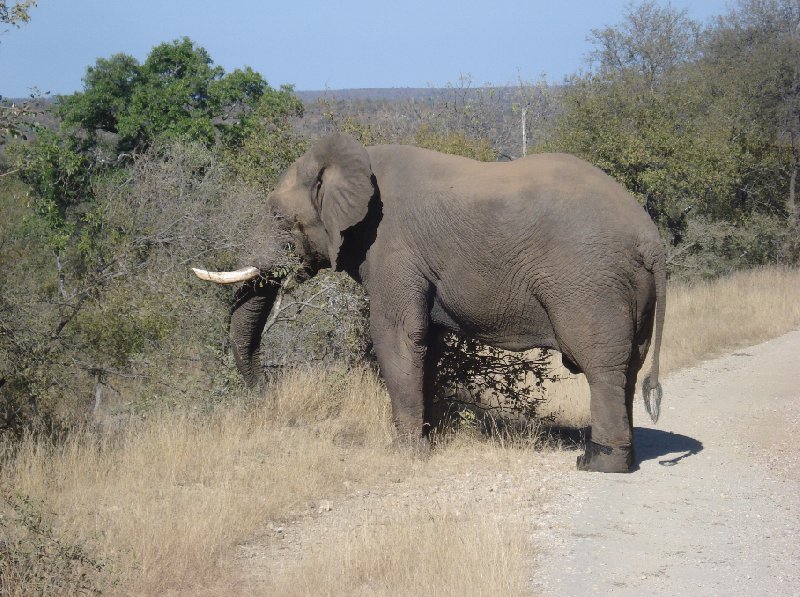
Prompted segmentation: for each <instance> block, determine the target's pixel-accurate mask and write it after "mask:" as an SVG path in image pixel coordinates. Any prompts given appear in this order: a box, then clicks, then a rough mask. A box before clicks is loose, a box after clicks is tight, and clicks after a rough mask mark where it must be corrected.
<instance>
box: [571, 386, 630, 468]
mask: <svg viewBox="0 0 800 597" xmlns="http://www.w3.org/2000/svg"><path fill="white" fill-rule="evenodd" d="M586 377H587V379H588V380H589V390H590V393H591V398H590V400H591V419H592V430H591V435H590V438H589V439H588V440H587V442H586V450H585V452H584V454H583V455H581V456H579V457H578V463H577V464H578V469H579V470H582V471H593V472H601V473H627V472H629V471H630V470H631V467H632V466H633V463H634V453H633V433H632V428H631V422H630V416H629V409H628V396H627V392H626V390H627V389H628V380H627V376H626V371H624V370H623V371H615V372H603V373H594V372H588V373H587V375H586Z"/></svg>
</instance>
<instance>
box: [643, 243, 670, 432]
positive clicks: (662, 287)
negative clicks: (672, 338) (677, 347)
mask: <svg viewBox="0 0 800 597" xmlns="http://www.w3.org/2000/svg"><path fill="white" fill-rule="evenodd" d="M652 271H653V276H654V277H655V282H656V319H655V330H654V334H655V336H654V338H653V366H652V367H651V368H650V373H649V374H648V376H647V377H646V378H645V380H644V382H643V383H642V397H643V398H644V407H645V409H646V410H647V414H649V415H650V419H652V421H653V423H656V422H658V416H659V415H660V414H661V396H662V395H663V391H662V390H661V384H660V383H659V382H658V357H659V353H660V352H661V338H662V336H663V332H664V313H665V312H666V310H667V263H666V256H665V255H664V249H663V248H662V247H661V246H660V245H659V250H658V251H657V252H656V254H655V256H654V259H653V265H652Z"/></svg>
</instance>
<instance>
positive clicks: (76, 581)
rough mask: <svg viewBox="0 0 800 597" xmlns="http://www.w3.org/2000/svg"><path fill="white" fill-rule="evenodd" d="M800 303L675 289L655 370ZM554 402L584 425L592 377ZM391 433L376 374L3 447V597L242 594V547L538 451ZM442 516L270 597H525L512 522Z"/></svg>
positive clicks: (305, 572)
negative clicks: (423, 443)
mask: <svg viewBox="0 0 800 597" xmlns="http://www.w3.org/2000/svg"><path fill="white" fill-rule="evenodd" d="M798 296H800V273H798V272H796V271H787V270H777V269H770V270H760V271H753V272H748V273H741V274H736V275H734V276H731V277H730V278H726V279H723V280H719V281H716V282H712V283H702V284H694V285H690V286H671V287H670V288H669V294H668V309H667V322H666V331H665V339H664V343H663V348H662V368H661V370H662V373H663V374H667V373H668V372H669V371H672V370H676V369H678V368H681V367H685V366H687V365H690V364H692V363H696V362H698V361H700V360H703V359H705V358H709V357H712V356H715V355H717V354H720V353H723V352H725V351H729V350H731V349H734V348H737V347H741V346H746V345H750V344H754V343H757V342H760V341H763V340H766V339H769V338H771V337H774V336H777V335H780V334H782V333H784V332H786V331H789V330H791V329H795V328H797V327H798V326H800V301H797V297H798ZM648 366H649V365H645V370H647V368H648ZM564 374H565V375H566V372H564ZM549 395H550V402H549V408H550V410H551V411H552V412H554V413H556V414H557V416H558V417H559V419H560V420H561V421H563V422H565V423H571V424H576V425H581V424H585V423H586V412H587V395H586V391H585V384H583V382H582V380H581V379H578V378H573V379H567V380H564V381H561V382H558V384H555V385H554V386H553V387H551V388H550V389H549ZM668 399H669V396H668V395H666V396H665V400H668ZM392 433H393V432H392V427H391V422H390V416H389V402H388V397H387V396H386V393H385V390H384V389H383V387H382V385H381V383H380V381H379V380H377V379H376V378H375V377H374V376H373V375H372V374H370V373H368V372H348V373H344V372H341V371H326V372H321V371H315V370H306V371H296V372H294V373H292V374H289V375H286V376H285V377H284V378H282V379H281V380H280V381H278V382H277V383H276V384H275V385H274V386H273V387H272V388H271V389H270V390H269V391H268V392H267V395H266V396H265V397H264V398H256V397H254V396H250V395H246V394H242V395H237V396H232V397H231V399H230V401H229V402H228V403H227V404H226V405H225V406H224V407H218V408H217V409H216V410H214V411H212V412H207V411H206V412H202V413H198V412H193V411H192V410H190V409H170V410H165V411H163V412H160V413H150V414H148V416H147V417H146V418H144V419H141V418H139V419H136V420H134V419H131V421H130V422H129V423H128V424H126V425H124V426H122V427H121V428H120V429H119V430H117V431H114V432H105V433H101V432H99V431H95V430H91V429H86V430H83V431H79V432H76V433H74V434H72V435H71V436H70V437H69V438H68V439H67V440H66V441H64V442H63V443H60V444H57V445H52V444H49V443H46V442H43V441H40V440H34V439H29V440H25V441H23V442H22V444H21V445H16V446H10V445H6V446H2V453H0V464H1V466H2V469H1V470H0V489H2V493H3V495H4V496H5V497H6V500H5V503H4V504H3V506H2V508H3V510H2V512H1V514H2V518H1V519H0V541H2V552H1V553H2V557H3V559H2V560H0V566H1V568H0V574H1V575H2V583H3V584H2V585H1V586H2V587H3V589H4V590H5V591H7V592H8V594H12V595H15V594H16V595H26V594H43V593H46V594H76V593H90V594H91V593H92V592H100V591H102V592H108V593H114V594H124V595H127V594H131V595H152V594H187V595H188V594H198V593H205V594H226V587H237V586H240V585H239V584H238V583H239V580H238V578H237V574H238V572H237V568H236V566H235V565H232V563H231V562H232V561H233V560H232V559H231V553H232V551H233V550H234V549H235V548H236V546H237V545H240V544H241V543H243V542H246V541H248V540H249V539H250V538H252V537H253V536H255V535H257V534H259V533H263V532H264V529H265V528H272V527H275V526H280V525H284V524H288V523H290V522H292V521H296V520H298V519H300V518H302V517H303V516H305V515H306V514H307V513H308V512H309V511H310V510H316V509H324V508H325V500H335V499H337V498H339V497H341V496H344V495H346V494H348V493H351V492H353V491H357V490H369V489H370V488H373V487H376V486H380V485H382V484H386V483H400V482H405V481H415V480H416V479H417V478H419V479H420V482H423V481H424V480H425V479H430V477H431V476H432V475H434V474H440V473H441V471H442V470H446V469H447V467H452V468H454V469H458V468H459V467H462V468H463V467H466V466H470V465H472V464H474V463H475V462H478V461H480V459H483V461H484V462H488V463H491V464H492V465H493V466H506V465H508V466H511V467H523V466H532V465H534V466H535V464H533V462H534V460H535V458H534V457H533V456H530V452H531V445H532V444H531V443H530V442H528V443H526V442H513V443H511V444H503V443H499V442H491V441H486V440H484V439H482V438H480V437H477V436H475V435H469V434H465V435H463V436H461V437H457V438H455V439H452V440H450V441H449V442H446V443H445V445H444V446H443V448H442V449H441V450H437V455H436V456H435V458H433V459H431V460H432V461H434V462H433V464H431V463H430V462H425V461H419V460H415V459H413V458H411V457H409V456H408V455H406V454H404V453H400V452H397V451H395V450H393V449H392V448H390V444H391V439H392ZM459 463H461V464H459ZM426 467H428V469H429V470H428V472H427V473H426V472H425V471H426V470H427V469H426ZM426 475H427V476H426ZM425 512H428V514H425ZM436 512H437V513H438V514H437V515H436V516H431V515H430V510H425V511H422V510H421V511H420V512H418V513H412V514H411V515H409V516H407V517H405V518H398V517H394V516H392V515H391V514H392V513H391V512H386V516H385V518H384V517H383V516H382V515H381V514H380V513H377V514H373V515H371V516H372V518H371V519H370V520H367V522H366V523H364V524H359V525H353V527H352V529H351V530H350V531H348V532H341V533H338V534H337V533H333V534H332V535H333V537H332V538H331V539H330V540H329V542H327V543H322V544H321V545H319V546H318V548H317V549H316V550H312V551H311V552H310V553H306V554H304V557H303V558H302V561H301V560H299V559H298V561H296V562H290V564H288V565H286V566H284V567H283V568H282V569H281V573H280V574H277V575H276V576H275V578H273V579H271V581H270V586H271V592H273V594H317V595H321V594H330V595H340V594H359V593H360V594H373V595H389V594H397V595H404V594H409V595H410V594H419V587H420V586H424V587H428V588H429V590H428V593H427V594H435V595H463V594H473V595H479V594H482V595H495V594H503V595H515V594H523V592H524V591H523V587H524V578H525V576H524V575H525V570H524V568H525V565H524V562H526V561H528V560H527V559H526V558H528V559H529V558H530V554H526V553H525V550H526V544H525V542H524V541H522V539H521V538H519V537H517V536H516V534H515V532H514V526H513V524H505V523H504V522H503V519H502V517H493V516H491V515H487V513H486V512H475V513H473V514H469V513H468V511H467V513H465V512H461V511H459V512H456V511H454V510H453V509H452V508H451V507H442V508H441V509H440V510H436ZM488 514H491V513H488ZM362 523H363V521H362ZM326 541H328V540H327V539H326ZM231 592H234V591H233V590H231Z"/></svg>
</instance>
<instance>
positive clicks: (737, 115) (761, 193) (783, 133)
mask: <svg viewBox="0 0 800 597" xmlns="http://www.w3.org/2000/svg"><path fill="white" fill-rule="evenodd" d="M703 66H704V68H705V69H706V73H707V78H708V79H709V80H710V81H712V88H713V92H714V95H715V97H716V98H717V99H716V100H715V101H716V104H717V106H718V109H719V110H720V111H721V112H722V113H724V114H725V116H726V119H727V122H726V124H727V132H728V135H729V137H730V139H731V143H732V144H734V145H735V146H736V147H737V148H738V150H739V155H740V156H741V159H742V168H741V170H742V173H743V175H742V180H741V184H740V185H739V187H738V189H737V196H738V200H739V201H740V202H741V203H742V204H743V205H746V206H748V207H749V208H750V209H753V210H759V211H765V210H766V211H768V212H772V213H782V214H785V215H786V217H787V218H788V221H789V222H790V225H791V226H793V227H795V226H797V225H798V217H799V216H798V208H797V197H796V195H797V183H798V173H800V153H799V148H798V145H800V3H798V2H797V1H796V0H741V1H740V2H739V4H738V6H737V7H736V8H734V9H732V10H731V11H730V12H729V13H728V14H727V15H725V16H723V17H720V18H719V19H718V21H717V23H716V25H715V27H714V28H713V29H712V31H711V32H710V35H709V37H708V41H707V43H706V46H705V51H704V64H703Z"/></svg>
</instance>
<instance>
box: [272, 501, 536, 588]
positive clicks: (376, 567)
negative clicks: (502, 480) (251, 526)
mask: <svg viewBox="0 0 800 597" xmlns="http://www.w3.org/2000/svg"><path fill="white" fill-rule="evenodd" d="M514 531H515V529H514V528H511V526H510V525H507V526H503V525H502V524H501V523H499V522H497V520H487V519H485V518H483V519H478V518H469V517H465V516H464V515H463V514H460V513H455V512H450V511H447V510H442V511H437V512H433V513H426V514H417V515H415V516H412V517H410V518H405V519H403V520H397V519H392V517H391V516H390V517H389V519H388V520H387V517H380V518H374V519H367V520H363V521H354V529H353V530H351V531H350V532H348V533H347V534H346V536H344V537H342V538H341V539H340V540H339V542H338V543H337V545H336V546H335V549H331V547H332V546H331V545H324V546H321V547H319V548H317V549H315V550H313V551H312V553H311V554H310V555H309V556H308V557H307V558H305V559H303V560H301V561H299V562H297V563H296V564H295V565H294V566H293V567H291V568H290V569H289V570H287V571H285V572H284V573H283V574H282V575H280V576H279V577H278V578H276V579H274V581H273V584H272V586H271V587H270V588H269V589H268V590H267V594H270V595H285V596H287V597H288V596H293V595H297V596H301V595H320V596H322V595H370V596H383V595H385V596H390V595H391V596H397V597H403V596H408V597H411V596H416V595H432V596H441V597H444V596H453V597H457V596H461V595H476V596H477V595H487V596H490V595H508V596H509V597H513V596H515V595H524V594H526V592H525V591H524V585H523V582H522V579H524V578H525V577H524V572H525V571H524V570H523V569H522V566H521V563H522V562H523V561H524V559H525V551H526V546H525V544H524V541H523V540H522V537H520V534H519V533H516V532H514Z"/></svg>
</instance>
